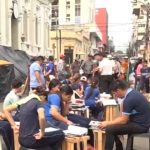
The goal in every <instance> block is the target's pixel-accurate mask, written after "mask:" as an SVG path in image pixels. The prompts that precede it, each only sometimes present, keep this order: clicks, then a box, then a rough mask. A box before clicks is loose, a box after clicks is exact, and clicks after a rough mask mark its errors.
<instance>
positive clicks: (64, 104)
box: [62, 102, 70, 116]
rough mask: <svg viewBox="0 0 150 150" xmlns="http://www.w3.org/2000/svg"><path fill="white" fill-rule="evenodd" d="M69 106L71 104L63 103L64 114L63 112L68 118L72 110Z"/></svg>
mask: <svg viewBox="0 0 150 150" xmlns="http://www.w3.org/2000/svg"><path fill="white" fill-rule="evenodd" d="M69 104H70V102H64V103H63V112H62V114H63V116H67V115H68V114H69V108H70V107H69Z"/></svg>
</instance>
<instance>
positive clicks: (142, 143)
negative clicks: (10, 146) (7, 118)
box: [0, 103, 149, 150]
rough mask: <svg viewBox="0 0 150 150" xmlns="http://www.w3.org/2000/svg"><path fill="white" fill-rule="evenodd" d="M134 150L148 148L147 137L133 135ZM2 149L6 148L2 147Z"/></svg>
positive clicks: (0, 105) (145, 149) (0, 104)
mask: <svg viewBox="0 0 150 150" xmlns="http://www.w3.org/2000/svg"><path fill="white" fill-rule="evenodd" d="M1 110H2V103H0V111H1ZM126 139H127V137H126V136H125V138H124V140H123V141H124V142H123V143H124V149H125V146H126ZM133 148H134V150H149V138H148V137H135V138H134V147H133ZM2 150H6V149H5V148H3V149H2Z"/></svg>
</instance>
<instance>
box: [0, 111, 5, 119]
mask: <svg viewBox="0 0 150 150" xmlns="http://www.w3.org/2000/svg"><path fill="white" fill-rule="evenodd" d="M4 118H5V116H4V114H3V113H2V112H0V120H4Z"/></svg>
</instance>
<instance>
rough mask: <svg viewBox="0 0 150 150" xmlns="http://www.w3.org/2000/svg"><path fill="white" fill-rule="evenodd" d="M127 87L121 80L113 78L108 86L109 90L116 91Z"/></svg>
mask: <svg viewBox="0 0 150 150" xmlns="http://www.w3.org/2000/svg"><path fill="white" fill-rule="evenodd" d="M127 88H128V85H127V83H126V82H125V81H123V80H115V81H114V82H113V83H112V84H111V86H110V89H111V91H117V90H118V89H122V90H126V89H127Z"/></svg>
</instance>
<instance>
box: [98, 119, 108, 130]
mask: <svg viewBox="0 0 150 150" xmlns="http://www.w3.org/2000/svg"><path fill="white" fill-rule="evenodd" d="M109 123H110V122H109V121H103V122H101V123H100V125H99V128H100V129H105V128H106V127H107V126H108V125H109Z"/></svg>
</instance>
